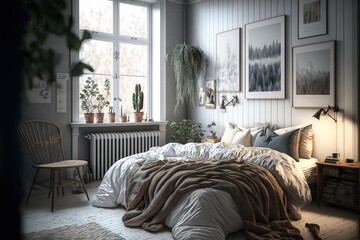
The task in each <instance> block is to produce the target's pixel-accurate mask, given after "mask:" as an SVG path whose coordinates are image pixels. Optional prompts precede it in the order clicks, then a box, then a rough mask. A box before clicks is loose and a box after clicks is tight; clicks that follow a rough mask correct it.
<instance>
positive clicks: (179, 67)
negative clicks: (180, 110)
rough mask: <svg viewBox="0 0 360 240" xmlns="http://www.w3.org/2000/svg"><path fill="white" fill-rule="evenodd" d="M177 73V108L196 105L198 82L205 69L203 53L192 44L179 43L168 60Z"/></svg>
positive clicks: (167, 57)
mask: <svg viewBox="0 0 360 240" xmlns="http://www.w3.org/2000/svg"><path fill="white" fill-rule="evenodd" d="M169 58H170V64H171V65H172V67H173V69H174V72H175V79H176V106H175V111H176V110H177V107H178V106H179V105H180V104H184V103H191V104H192V105H195V104H196V100H197V80H198V78H199V76H200V74H201V72H202V71H203V70H204V67H205V64H204V62H205V55H204V53H203V51H202V50H201V49H200V48H199V47H197V46H195V45H192V44H186V43H183V44H182V43H179V44H177V45H175V47H174V48H173V49H172V50H170V51H169V53H168V54H167V56H166V59H167V60H169Z"/></svg>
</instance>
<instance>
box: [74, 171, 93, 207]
mask: <svg viewBox="0 0 360 240" xmlns="http://www.w3.org/2000/svg"><path fill="white" fill-rule="evenodd" d="M76 171H77V173H78V175H79V178H80V182H81V185H82V187H83V189H84V192H85V194H86V197H87V199H88V200H90V199H89V195H88V192H87V191H86V187H85V183H84V180H83V178H82V177H81V174H80V170H79V168H78V167H77V168H76Z"/></svg>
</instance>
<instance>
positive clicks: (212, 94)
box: [205, 80, 216, 109]
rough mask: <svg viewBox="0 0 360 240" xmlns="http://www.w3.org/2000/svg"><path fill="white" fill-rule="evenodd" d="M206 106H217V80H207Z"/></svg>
mask: <svg viewBox="0 0 360 240" xmlns="http://www.w3.org/2000/svg"><path fill="white" fill-rule="evenodd" d="M205 108H212V109H214V108H216V81H215V80H209V81H206V86H205Z"/></svg>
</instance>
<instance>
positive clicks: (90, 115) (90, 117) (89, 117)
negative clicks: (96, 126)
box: [84, 113, 94, 123]
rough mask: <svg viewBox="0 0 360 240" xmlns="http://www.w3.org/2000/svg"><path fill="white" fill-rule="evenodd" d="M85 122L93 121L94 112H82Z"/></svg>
mask: <svg viewBox="0 0 360 240" xmlns="http://www.w3.org/2000/svg"><path fill="white" fill-rule="evenodd" d="M84 118H85V123H94V113H84Z"/></svg>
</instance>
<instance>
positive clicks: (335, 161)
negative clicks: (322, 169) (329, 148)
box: [324, 156, 341, 164]
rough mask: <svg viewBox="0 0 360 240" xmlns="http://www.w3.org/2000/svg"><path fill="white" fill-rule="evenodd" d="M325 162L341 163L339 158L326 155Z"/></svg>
mask: <svg viewBox="0 0 360 240" xmlns="http://www.w3.org/2000/svg"><path fill="white" fill-rule="evenodd" d="M324 162H325V163H332V164H339V163H341V161H340V159H339V158H333V157H332V156H327V157H326V158H325V161H324Z"/></svg>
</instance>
